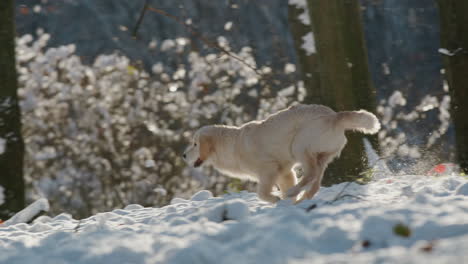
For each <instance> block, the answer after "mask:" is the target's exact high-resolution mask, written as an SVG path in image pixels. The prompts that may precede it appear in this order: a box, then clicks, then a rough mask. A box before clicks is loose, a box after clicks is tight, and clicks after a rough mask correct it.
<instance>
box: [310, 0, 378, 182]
mask: <svg viewBox="0 0 468 264" xmlns="http://www.w3.org/2000/svg"><path fill="white" fill-rule="evenodd" d="M307 3H308V6H309V10H310V16H311V24H312V30H313V32H314V35H315V43H316V50H317V60H318V69H314V70H307V69H306V70H305V72H308V71H312V72H313V71H318V72H319V75H320V85H319V86H318V87H309V89H314V90H315V91H314V92H313V94H315V95H319V98H316V99H313V101H310V102H309V103H321V104H325V105H327V106H329V107H331V108H333V109H334V110H335V111H344V110H358V109H366V110H368V111H370V112H375V108H376V98H375V96H376V95H375V94H376V92H375V89H374V87H373V86H372V83H371V79H370V73H369V69H368V68H369V66H368V59H367V52H366V45H365V41H364V33H363V28H362V22H361V14H360V12H361V10H360V5H359V1H358V0H327V1H324V0H308V1H307ZM346 137H347V138H348V143H347V145H346V147H345V148H344V150H343V152H342V154H341V157H340V158H339V159H337V160H336V161H334V162H333V163H331V164H330V167H329V169H328V170H327V171H326V176H325V177H324V179H323V183H324V185H330V184H335V183H339V182H343V181H352V180H356V179H357V178H359V177H361V176H360V174H361V173H362V172H363V171H365V170H366V164H367V159H366V155H365V152H364V146H363V141H362V140H363V135H362V134H360V133H357V132H347V133H346ZM369 139H370V141H371V142H372V144H373V146H374V147H375V148H377V137H376V136H371V137H369Z"/></svg>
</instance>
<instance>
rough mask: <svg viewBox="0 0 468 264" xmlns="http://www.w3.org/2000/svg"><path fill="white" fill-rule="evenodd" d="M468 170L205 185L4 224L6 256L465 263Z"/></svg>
mask: <svg viewBox="0 0 468 264" xmlns="http://www.w3.org/2000/svg"><path fill="white" fill-rule="evenodd" d="M466 219H468V179H467V178H466V177H462V176H453V175H452V176H441V177H432V176H410V175H405V176H393V177H386V178H382V179H380V180H375V181H372V182H370V183H369V184H367V185H358V184H355V183H341V184H338V185H334V186H331V187H328V188H326V187H323V188H321V189H320V191H319V193H318V195H317V196H316V197H315V198H314V199H313V200H309V201H304V202H302V203H300V204H298V205H292V204H291V203H290V202H288V201H281V202H280V203H278V204H277V205H272V204H268V203H265V202H263V201H260V200H259V199H258V198H257V196H256V194H254V193H249V192H244V191H243V192H239V193H229V194H226V195H224V196H223V197H213V195H212V194H211V193H210V192H209V191H200V192H198V193H196V194H195V195H193V196H192V198H191V199H190V200H185V199H181V198H177V199H174V200H173V201H172V203H171V204H170V205H168V206H165V207H161V208H151V207H149V208H145V207H143V206H141V205H137V204H133V205H128V206H127V207H125V208H124V209H116V210H114V211H112V212H105V213H99V214H96V215H94V216H92V217H89V218H86V219H82V220H75V219H73V218H72V217H71V216H70V215H68V214H65V213H63V214H60V215H58V216H55V217H53V218H51V217H48V216H41V217H39V218H37V219H36V220H35V221H34V222H33V223H32V224H30V225H28V224H24V223H18V224H12V223H8V224H6V223H5V224H4V225H3V226H0V250H1V252H2V254H0V263H33V262H34V263H286V262H288V263H312V262H313V263H350V261H351V260H352V263H422V262H427V263H462V262H463V261H464V260H465V259H466V258H467V257H468V222H467V220H466Z"/></svg>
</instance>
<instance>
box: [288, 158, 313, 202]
mask: <svg viewBox="0 0 468 264" xmlns="http://www.w3.org/2000/svg"><path fill="white" fill-rule="evenodd" d="M304 158H305V160H304V161H302V162H301V166H302V169H303V171H304V175H303V177H302V179H301V181H300V182H299V183H298V184H297V185H296V186H294V187H292V188H291V189H289V190H288V191H287V193H286V195H287V197H289V198H293V197H296V196H297V195H299V193H301V192H302V191H303V190H304V189H308V188H310V187H308V186H311V185H313V184H314V183H315V181H317V180H318V177H317V176H318V173H319V171H318V164H317V158H316V156H315V155H307V154H306V155H304Z"/></svg>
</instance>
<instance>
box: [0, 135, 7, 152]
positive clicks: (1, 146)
mask: <svg viewBox="0 0 468 264" xmlns="http://www.w3.org/2000/svg"><path fill="white" fill-rule="evenodd" d="M5 147H6V140H5V139H4V138H1V137H0V155H1V154H3V153H5Z"/></svg>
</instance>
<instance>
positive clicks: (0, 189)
mask: <svg viewBox="0 0 468 264" xmlns="http://www.w3.org/2000/svg"><path fill="white" fill-rule="evenodd" d="M3 191H4V190H3V187H2V186H0V205H2V204H3V203H4V202H5V195H4V194H3Z"/></svg>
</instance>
